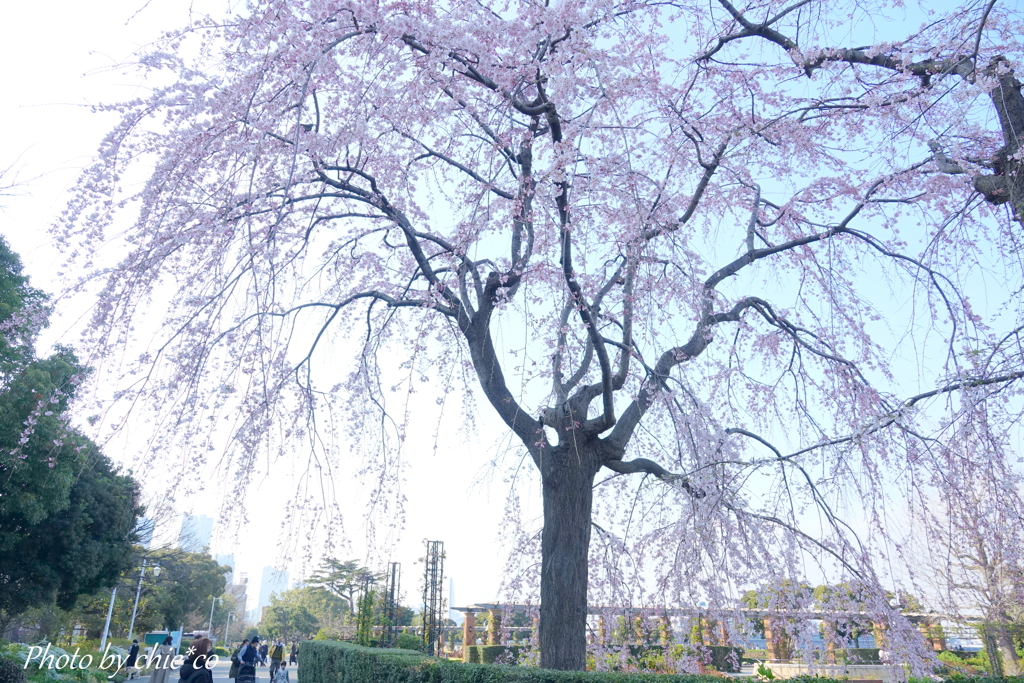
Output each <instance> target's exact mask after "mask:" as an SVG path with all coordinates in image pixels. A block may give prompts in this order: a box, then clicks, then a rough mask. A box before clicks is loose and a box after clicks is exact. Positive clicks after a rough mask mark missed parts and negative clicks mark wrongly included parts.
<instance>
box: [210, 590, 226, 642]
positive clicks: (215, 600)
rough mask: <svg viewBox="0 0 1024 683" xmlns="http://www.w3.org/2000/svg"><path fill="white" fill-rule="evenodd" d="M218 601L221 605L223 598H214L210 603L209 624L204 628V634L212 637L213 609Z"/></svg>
mask: <svg viewBox="0 0 1024 683" xmlns="http://www.w3.org/2000/svg"><path fill="white" fill-rule="evenodd" d="M218 600H220V601H221V603H222V604H223V602H224V598H214V599H213V600H211V601H210V623H209V624H208V625H207V626H206V632H207V633H208V634H209V635H211V636H212V635H213V608H214V607H216V606H217V601H218Z"/></svg>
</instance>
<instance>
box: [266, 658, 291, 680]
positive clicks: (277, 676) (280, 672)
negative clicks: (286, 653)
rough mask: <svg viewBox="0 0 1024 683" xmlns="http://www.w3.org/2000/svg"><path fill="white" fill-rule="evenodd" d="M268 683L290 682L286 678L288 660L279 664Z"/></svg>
mask: <svg viewBox="0 0 1024 683" xmlns="http://www.w3.org/2000/svg"><path fill="white" fill-rule="evenodd" d="M270 683H291V681H289V680H288V662H281V665H280V666H279V667H278V668H277V671H276V672H275V673H274V677H273V678H271V679H270Z"/></svg>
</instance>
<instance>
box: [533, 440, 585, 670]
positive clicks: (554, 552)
mask: <svg viewBox="0 0 1024 683" xmlns="http://www.w3.org/2000/svg"><path fill="white" fill-rule="evenodd" d="M552 451H553V452H550V455H549V454H545V455H546V457H551V458H553V459H554V462H552V463H545V464H546V465H549V466H548V467H544V468H543V469H542V479H543V494H544V532H543V536H542V539H541V570H540V665H541V667H543V668H547V669H567V670H576V671H582V670H583V669H584V667H585V666H586V662H587V640H586V636H587V634H586V620H587V579H588V567H587V564H588V562H587V561H588V551H589V549H590V513H591V503H592V501H593V484H594V475H595V474H596V472H597V469H598V468H597V467H594V466H592V465H591V462H592V458H589V457H587V455H589V454H586V453H584V454H581V453H579V452H566V450H565V449H552Z"/></svg>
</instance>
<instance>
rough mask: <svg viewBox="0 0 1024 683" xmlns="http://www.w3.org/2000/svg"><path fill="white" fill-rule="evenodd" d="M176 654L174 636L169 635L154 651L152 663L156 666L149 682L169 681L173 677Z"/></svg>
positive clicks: (164, 682) (160, 682) (165, 682)
mask: <svg viewBox="0 0 1024 683" xmlns="http://www.w3.org/2000/svg"><path fill="white" fill-rule="evenodd" d="M176 654H178V653H177V651H176V650H175V649H174V638H172V637H170V636H167V637H166V638H164V642H163V644H162V645H161V646H160V647H158V648H156V650H155V651H154V652H153V655H154V656H153V657H152V658H151V661H150V664H153V665H155V666H156V668H155V669H154V670H153V673H152V674H150V676H149V683H167V681H168V679H169V678H170V677H171V662H172V661H173V660H174V655H176Z"/></svg>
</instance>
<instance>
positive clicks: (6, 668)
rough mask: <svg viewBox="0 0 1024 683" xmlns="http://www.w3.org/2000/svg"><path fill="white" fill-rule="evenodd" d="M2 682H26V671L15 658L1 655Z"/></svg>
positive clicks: (0, 681)
mask: <svg viewBox="0 0 1024 683" xmlns="http://www.w3.org/2000/svg"><path fill="white" fill-rule="evenodd" d="M0 683H25V672H24V671H22V668H21V667H20V666H18V663H17V662H15V661H14V660H13V659H8V658H6V657H0Z"/></svg>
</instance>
